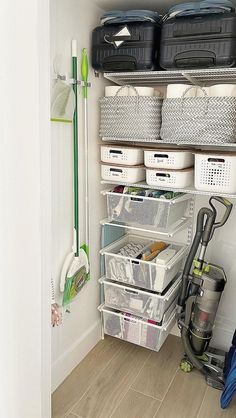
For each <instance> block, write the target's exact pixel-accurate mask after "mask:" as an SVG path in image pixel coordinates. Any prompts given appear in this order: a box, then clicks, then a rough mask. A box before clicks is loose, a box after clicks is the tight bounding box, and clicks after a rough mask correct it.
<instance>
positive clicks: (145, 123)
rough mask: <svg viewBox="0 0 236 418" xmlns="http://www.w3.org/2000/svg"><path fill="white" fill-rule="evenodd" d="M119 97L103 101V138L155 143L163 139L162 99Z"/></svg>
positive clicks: (106, 98)
mask: <svg viewBox="0 0 236 418" xmlns="http://www.w3.org/2000/svg"><path fill="white" fill-rule="evenodd" d="M125 87H127V86H123V87H121V88H120V89H119V90H118V92H117V93H116V96H114V97H104V98H101V99H100V106H101V124H100V136H101V137H102V138H103V139H106V138H109V139H114V140H119V141H120V140H124V141H146V142H155V141H156V140H158V139H159V137H160V128H161V108H162V99H160V98H159V97H147V96H139V94H138V92H137V90H136V89H135V88H134V87H133V86H129V87H131V88H133V89H134V90H135V93H136V96H119V92H121V90H122V89H123V88H125Z"/></svg>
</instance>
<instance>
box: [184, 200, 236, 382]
mask: <svg viewBox="0 0 236 418" xmlns="http://www.w3.org/2000/svg"><path fill="white" fill-rule="evenodd" d="M216 201H217V202H219V203H220V204H222V205H223V206H224V207H225V213H224V216H223V218H222V220H221V221H219V222H217V221H216V217H217V210H216V207H215V205H214V204H215V202H216ZM209 205H210V208H201V209H200V211H199V213H198V216H197V226H196V233H195V236H194V240H193V243H192V246H191V249H190V252H189V255H188V258H187V260H186V263H185V267H184V270H183V275H182V287H181V291H180V296H179V300H178V306H177V322H178V326H179V328H180V330H181V337H182V342H183V346H184V351H185V357H184V358H183V359H182V361H181V364H180V367H181V369H182V370H183V371H185V372H189V371H191V370H192V368H193V367H196V368H197V369H198V370H199V371H201V372H202V373H203V374H204V375H205V377H206V381H207V383H208V384H209V385H210V386H212V387H214V388H217V389H223V387H224V377H223V367H224V353H222V352H220V351H219V350H216V349H210V348H208V347H209V343H210V341H211V338H212V330H213V326H214V322H215V317H216V313H217V309H218V306H219V302H220V298H221V295H222V293H223V290H224V287H225V284H226V275H225V272H224V270H223V268H222V267H220V266H218V265H215V264H212V263H209V262H206V261H205V254H206V250H207V246H208V244H209V242H210V241H211V239H212V237H213V235H214V232H215V230H216V229H217V228H220V227H222V226H223V225H225V223H226V222H227V220H228V218H229V216H230V213H231V210H232V207H233V205H232V203H231V202H230V201H228V200H227V199H224V198H223V197H218V196H213V197H211V198H210V200H209ZM197 253H198V257H197V258H196V254H197Z"/></svg>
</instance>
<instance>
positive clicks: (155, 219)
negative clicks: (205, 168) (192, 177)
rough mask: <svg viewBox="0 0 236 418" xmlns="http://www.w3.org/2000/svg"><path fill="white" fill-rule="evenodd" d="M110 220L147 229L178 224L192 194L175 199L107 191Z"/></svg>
mask: <svg viewBox="0 0 236 418" xmlns="http://www.w3.org/2000/svg"><path fill="white" fill-rule="evenodd" d="M103 194H105V195H106V196H107V213H108V219H109V221H115V222H121V223H124V224H125V225H131V226H137V227H145V228H147V229H152V230H153V229H158V228H159V229H164V230H166V229H168V228H171V227H174V226H175V225H176V226H177V225H178V224H179V223H180V222H181V221H182V219H183V217H185V216H186V213H187V209H188V207H189V202H190V201H191V199H192V195H188V194H184V195H182V196H178V197H175V198H173V199H165V198H161V197H160V198H153V197H145V196H133V195H129V194H121V193H114V192H109V191H105V192H103Z"/></svg>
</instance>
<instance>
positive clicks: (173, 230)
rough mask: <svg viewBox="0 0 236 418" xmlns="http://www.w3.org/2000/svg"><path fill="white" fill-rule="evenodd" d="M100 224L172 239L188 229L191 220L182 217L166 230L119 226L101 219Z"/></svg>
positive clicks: (119, 224)
mask: <svg viewBox="0 0 236 418" xmlns="http://www.w3.org/2000/svg"><path fill="white" fill-rule="evenodd" d="M100 223H101V225H103V226H104V225H108V226H116V227H117V228H123V229H130V230H133V231H140V232H147V233H150V232H151V233H152V234H156V235H163V236H166V237H169V238H172V237H173V236H174V235H175V234H177V233H178V232H180V231H183V230H184V229H186V228H188V227H189V226H190V225H191V223H192V219H191V218H189V217H183V218H182V219H180V221H179V222H178V223H176V224H175V225H174V226H172V227H170V228H169V229H166V230H165V229H163V228H159V229H151V228H142V227H141V226H140V227H139V226H134V225H126V224H121V223H118V222H114V221H109V219H103V220H102V221H101V222H100Z"/></svg>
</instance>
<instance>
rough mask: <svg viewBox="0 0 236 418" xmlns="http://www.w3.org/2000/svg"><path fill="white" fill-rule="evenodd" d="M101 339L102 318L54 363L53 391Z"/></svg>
mask: <svg viewBox="0 0 236 418" xmlns="http://www.w3.org/2000/svg"><path fill="white" fill-rule="evenodd" d="M100 339H101V321H100V319H99V320H98V321H96V322H95V324H94V325H93V326H92V327H90V328H89V329H88V330H87V331H86V333H84V334H83V335H82V336H81V337H80V338H79V339H78V340H77V341H76V342H75V343H74V344H73V345H72V346H71V347H70V348H69V349H68V350H67V351H66V352H65V353H64V354H63V355H62V356H61V357H59V359H57V361H56V362H55V363H53V364H52V371H51V372H52V392H54V390H56V388H57V387H58V386H60V384H61V383H62V382H63V381H64V380H65V378H66V377H67V376H68V375H69V374H70V373H71V372H72V371H73V370H74V368H75V367H76V366H78V364H79V363H80V362H81V361H82V360H83V358H84V357H85V356H86V355H87V354H88V353H89V351H91V350H92V348H93V347H94V346H95V345H96V344H97V343H98V341H99V340H100Z"/></svg>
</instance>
